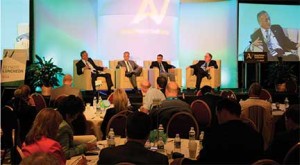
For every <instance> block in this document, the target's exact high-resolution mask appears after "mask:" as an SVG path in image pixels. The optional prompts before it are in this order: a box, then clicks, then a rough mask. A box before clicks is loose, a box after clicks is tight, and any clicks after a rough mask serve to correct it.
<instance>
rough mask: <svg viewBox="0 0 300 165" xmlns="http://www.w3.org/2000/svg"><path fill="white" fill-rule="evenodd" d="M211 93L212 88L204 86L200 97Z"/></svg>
mask: <svg viewBox="0 0 300 165" xmlns="http://www.w3.org/2000/svg"><path fill="white" fill-rule="evenodd" d="M211 91H212V88H211V87H210V86H208V85H205V86H203V87H202V88H201V93H202V95H205V94H206V93H210V92H211Z"/></svg>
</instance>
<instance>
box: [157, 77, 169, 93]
mask: <svg viewBox="0 0 300 165" xmlns="http://www.w3.org/2000/svg"><path fill="white" fill-rule="evenodd" d="M156 83H157V88H158V89H159V90H160V91H161V92H162V93H163V94H164V95H166V94H165V91H166V86H167V84H168V79H167V78H166V77H164V76H159V77H157V79H156Z"/></svg>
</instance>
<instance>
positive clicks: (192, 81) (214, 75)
mask: <svg viewBox="0 0 300 165" xmlns="http://www.w3.org/2000/svg"><path fill="white" fill-rule="evenodd" d="M197 62H198V60H194V61H193V64H196V63H197ZM216 62H217V64H218V69H211V70H210V71H209V74H210V76H211V79H210V80H208V79H207V78H206V77H204V78H203V79H202V82H201V84H200V87H203V86H204V85H209V86H211V87H212V88H218V87H220V86H221V60H216ZM195 85H196V76H195V75H194V69H192V68H189V67H188V68H187V69H186V87H187V88H195Z"/></svg>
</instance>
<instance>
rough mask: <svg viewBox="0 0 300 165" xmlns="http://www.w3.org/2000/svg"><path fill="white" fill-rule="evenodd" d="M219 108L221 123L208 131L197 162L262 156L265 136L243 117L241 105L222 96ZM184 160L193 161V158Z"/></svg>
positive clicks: (245, 161)
mask: <svg viewBox="0 0 300 165" xmlns="http://www.w3.org/2000/svg"><path fill="white" fill-rule="evenodd" d="M216 111H217V118H218V122H219V124H220V125H219V126H217V127H215V128H212V130H211V131H209V132H208V133H206V134H205V136H204V139H203V149H202V150H201V151H200V154H199V156H198V162H197V163H200V162H201V163H203V164H208V163H209V164H250V163H253V162H255V161H256V160H258V159H260V156H262V153H263V139H262V137H261V135H260V134H259V133H258V132H257V131H256V130H254V129H253V128H252V127H250V126H249V125H248V124H245V123H244V122H243V121H242V120H240V114H241V106H240V105H239V104H238V103H237V102H235V101H233V100H228V99H222V100H220V101H219V102H218V104H217V109H216ZM184 162H185V163H193V162H192V161H189V160H185V161H184ZM194 163H196V162H194Z"/></svg>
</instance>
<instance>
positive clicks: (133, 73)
mask: <svg viewBox="0 0 300 165" xmlns="http://www.w3.org/2000/svg"><path fill="white" fill-rule="evenodd" d="M123 58H124V60H122V61H118V65H117V68H119V67H124V68H126V71H125V75H126V77H128V78H129V80H130V83H131V84H132V86H133V89H134V90H135V91H136V92H137V91H138V89H137V82H136V77H137V76H139V75H141V73H142V67H140V66H139V65H138V64H136V63H135V62H134V61H132V60H129V58H130V53H129V52H127V51H126V52H124V53H123Z"/></svg>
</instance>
